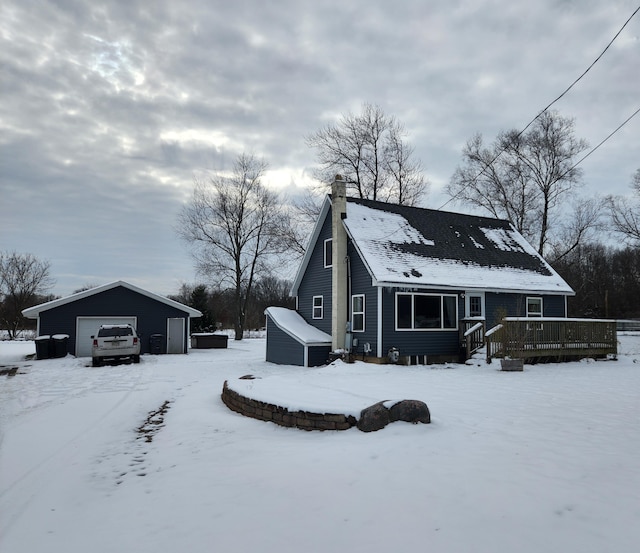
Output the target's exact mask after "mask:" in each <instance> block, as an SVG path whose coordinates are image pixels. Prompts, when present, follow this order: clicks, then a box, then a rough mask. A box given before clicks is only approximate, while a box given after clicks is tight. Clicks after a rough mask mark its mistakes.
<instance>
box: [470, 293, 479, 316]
mask: <svg viewBox="0 0 640 553" xmlns="http://www.w3.org/2000/svg"><path fill="white" fill-rule="evenodd" d="M469 317H482V298H481V297H480V296H469Z"/></svg>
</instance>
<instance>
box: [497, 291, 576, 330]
mask: <svg viewBox="0 0 640 553" xmlns="http://www.w3.org/2000/svg"><path fill="white" fill-rule="evenodd" d="M528 297H535V298H542V310H543V316H544V317H566V316H567V315H566V307H565V296H551V295H544V294H534V293H530V294H501V293H496V292H492V293H487V294H486V296H485V313H486V320H487V328H491V327H493V326H495V325H496V324H497V323H498V322H499V319H500V313H501V312H502V311H506V313H507V316H509V317H524V316H526V314H527V298H528Z"/></svg>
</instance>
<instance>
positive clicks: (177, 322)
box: [167, 319, 184, 353]
mask: <svg viewBox="0 0 640 553" xmlns="http://www.w3.org/2000/svg"><path fill="white" fill-rule="evenodd" d="M167 353H184V319H167Z"/></svg>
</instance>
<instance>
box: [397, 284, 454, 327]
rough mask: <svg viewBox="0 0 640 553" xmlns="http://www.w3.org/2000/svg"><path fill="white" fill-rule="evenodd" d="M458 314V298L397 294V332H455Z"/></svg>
mask: <svg viewBox="0 0 640 553" xmlns="http://www.w3.org/2000/svg"><path fill="white" fill-rule="evenodd" d="M457 314H458V297H457V296H453V295H452V296H447V295H437V294H408V293H398V294H396V330H449V329H451V330H455V329H456V328H458V317H457Z"/></svg>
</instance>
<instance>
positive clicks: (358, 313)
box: [351, 294, 366, 332]
mask: <svg viewBox="0 0 640 553" xmlns="http://www.w3.org/2000/svg"><path fill="white" fill-rule="evenodd" d="M356 298H362V311H356V310H355V309H354V300H355V299H356ZM365 310H366V307H365V297H364V294H354V295H353V296H351V332H364V328H365ZM356 315H362V328H356V325H355V316H356Z"/></svg>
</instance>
